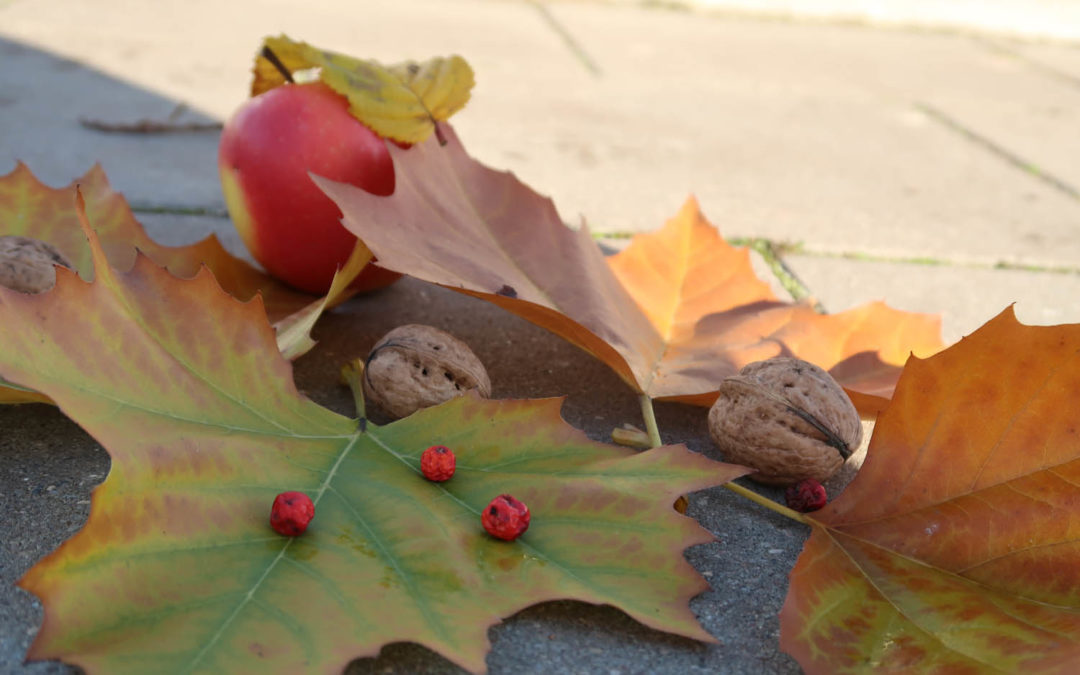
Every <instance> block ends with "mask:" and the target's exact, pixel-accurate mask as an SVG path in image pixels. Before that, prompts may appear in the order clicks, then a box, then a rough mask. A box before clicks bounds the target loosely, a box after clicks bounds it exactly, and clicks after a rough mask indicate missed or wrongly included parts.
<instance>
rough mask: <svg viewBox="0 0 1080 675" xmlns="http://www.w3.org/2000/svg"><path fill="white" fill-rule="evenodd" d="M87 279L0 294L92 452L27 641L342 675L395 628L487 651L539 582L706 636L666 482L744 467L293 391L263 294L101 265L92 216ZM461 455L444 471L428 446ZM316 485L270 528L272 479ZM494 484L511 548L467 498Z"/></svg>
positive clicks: (47, 652) (549, 590)
mask: <svg viewBox="0 0 1080 675" xmlns="http://www.w3.org/2000/svg"><path fill="white" fill-rule="evenodd" d="M84 227H85V234H86V236H87V238H88V239H89V244H90V248H91V253H92V257H93V261H92V262H93V265H94V268H95V270H96V275H95V280H94V281H93V283H87V282H84V281H82V280H81V279H79V278H78V277H76V276H75V275H74V274H72V273H71V272H69V271H67V270H59V271H58V279H57V285H56V287H55V288H54V289H53V290H52V291H50V292H49V293H46V294H41V295H24V294H20V293H17V292H14V291H11V290H8V289H2V288H0V344H3V345H4V349H3V350H0V376H2V377H4V378H6V379H8V380H9V381H11V382H14V383H17V384H18V385H20V386H26V387H30V388H32V389H34V390H36V391H40V392H43V393H44V394H47V395H48V396H50V397H51V398H52V399H53V400H54V401H56V403H57V405H59V406H60V408H61V409H62V410H63V411H64V413H65V414H67V415H68V416H69V417H71V418H72V419H73V420H75V421H76V422H77V423H79V424H80V425H81V426H82V427H83V428H85V429H86V430H87V431H88V432H89V433H90V434H91V435H93V436H94V438H96V439H97V440H98V441H99V442H100V443H101V444H102V445H103V446H104V447H105V448H106V449H107V450H108V452H109V454H110V456H111V458H112V469H111V471H110V473H109V475H108V478H107V479H106V481H105V482H104V483H103V484H102V485H101V486H100V487H99V488H97V489H96V490H95V492H94V494H93V498H92V504H91V508H90V516H89V520H88V521H87V523H86V525H85V527H84V528H83V529H82V530H81V531H80V532H79V533H77V534H76V535H75V536H73V537H72V538H71V539H70V540H68V541H67V542H65V543H64V544H63V545H62V546H61V547H60V548H59V549H57V550H56V551H55V552H53V553H52V554H50V555H49V556H47V557H46V558H45V559H43V560H42V561H41V562H39V563H38V564H37V565H35V566H34V567H33V568H32V569H31V570H30V571H29V572H28V573H27V574H26V575H25V577H24V578H23V579H22V580H21V581H20V585H21V586H22V587H23V588H25V589H27V590H29V591H31V592H33V593H35V594H36V595H38V597H40V598H41V600H42V602H43V604H44V607H45V621H44V624H43V626H42V629H41V631H40V632H39V633H38V635H37V637H36V639H35V641H34V643H33V645H32V647H31V649H30V652H29V658H31V659H41V658H57V659H62V660H65V661H67V662H70V663H75V664H78V665H80V666H82V667H83V668H85V669H86V670H87V671H89V672H108V673H123V672H135V673H147V672H154V673H167V672H184V673H190V672H212V673H221V672H282V673H285V672H288V673H293V672H308V673H310V672H339V671H340V670H341V668H342V667H343V666H344V665H345V664H347V663H348V662H349V660H351V659H353V658H357V657H361V656H371V655H374V654H376V653H378V651H379V650H380V649H381V648H382V646H383V645H385V644H387V643H390V642H395V641H413V642H418V643H421V644H424V645H426V646H428V647H430V648H431V649H433V650H435V651H437V652H439V653H441V654H443V655H445V656H446V657H447V658H449V659H451V660H453V661H455V662H456V663H459V664H461V665H462V666H464V667H466V668H469V669H472V670H476V671H480V670H483V669H484V655H485V653H486V651H487V649H488V647H489V645H488V640H487V635H486V633H487V629H488V628H489V627H490V626H491V625H492V624H494V623H496V622H498V621H499V620H500V619H501V618H502V617H506V616H508V615H510V614H513V613H514V612H516V611H518V610H520V609H522V608H524V607H527V606H529V605H532V604H535V603H537V602H541V601H545V600H552V599H557V598H572V599H578V600H583V601H586V602H591V603H605V604H611V605H614V606H616V607H619V608H621V609H622V610H624V611H625V612H627V613H628V614H629V615H630V616H632V617H634V618H635V619H637V620H638V621H641V622H642V623H644V624H646V625H648V626H651V627H653V628H656V629H659V630H665V631H671V632H675V633H679V634H683V635H687V636H689V637H692V638H697V639H701V640H709V639H711V638H710V636H709V635H708V634H707V633H706V632H705V631H703V630H702V629H701V627H700V626H699V625H698V624H697V622H696V620H695V619H694V616H693V613H692V612H691V611H690V609H689V607H688V601H689V600H690V598H691V597H693V596H694V595H696V594H698V593H700V592H702V591H703V590H704V589H706V588H707V584H706V583H705V582H704V580H703V579H702V578H701V577H700V576H699V575H698V574H697V573H696V572H695V571H694V570H693V568H692V567H690V565H689V564H688V563H687V562H686V560H685V558H684V557H683V550H684V549H685V548H686V547H688V546H690V545H693V544H697V543H701V542H704V541H707V540H709V539H710V538H711V537H710V536H709V534H708V533H707V532H706V531H704V530H703V529H702V528H701V527H700V526H698V525H697V524H696V523H695V522H694V521H693V520H691V519H689V518H686V517H684V516H681V515H679V514H678V513H676V512H675V511H674V510H673V509H672V508H671V504H672V502H673V500H674V499H675V498H676V497H677V496H679V495H680V494H683V493H685V492H688V491H692V490H696V489H699V488H703V487H706V486H711V485H716V484H719V483H723V482H725V481H727V480H730V479H732V478H734V477H736V476H738V475H741V474H742V473H744V472H745V471H746V469H744V468H743V467H735V466H731V465H724V464H720V463H717V462H713V461H711V460H708V459H706V458H704V457H702V456H700V455H697V454H694V453H691V452H689V451H688V450H686V449H685V448H684V447H682V446H666V447H662V448H657V449H654V450H650V451H648V452H644V453H640V454H639V453H634V452H632V451H629V450H626V449H624V448H618V447H614V446H608V445H603V444H600V443H596V442H593V441H590V440H588V439H587V438H586V437H585V436H584V434H583V433H582V432H580V431H578V430H575V429H573V428H571V427H570V426H568V425H567V424H565V423H564V422H563V421H562V420H561V418H560V416H559V407H560V401H559V400H554V399H549V400H541V401H485V400H481V399H478V398H473V397H462V398H457V399H454V400H453V401H451V402H449V403H447V404H444V405H442V406H439V407H436V408H430V409H427V410H424V411H421V412H419V413H417V414H415V415H413V416H410V417H408V418H406V419H403V420H400V421H398V422H395V423H393V424H391V425H387V426H381V427H380V426H375V425H373V424H368V423H365V422H364V421H363V419H362V418H361V419H359V420H358V419H349V418H347V417H343V416H341V415H338V414H336V413H333V412H331V411H329V410H327V409H325V408H322V407H320V406H319V405H317V404H315V403H313V402H312V401H310V400H308V399H306V398H304V397H303V396H302V395H300V394H299V393H298V392H297V390H296V388H295V385H294V383H293V381H292V373H291V366H290V364H289V363H288V361H286V360H285V359H284V358H283V357H282V356H281V354H280V353H279V351H278V349H277V345H276V343H275V335H274V333H273V331H272V329H271V327H270V324H269V323H268V322H267V321H266V318H265V314H264V312H263V310H262V308H261V307H260V306H259V302H260V301H259V300H258V299H256V300H254V301H252V302H249V303H246V304H245V303H240V302H238V301H236V300H235V299H234V298H232V297H231V296H229V295H228V294H226V293H224V292H222V291H221V290H220V288H219V287H218V286H217V284H216V283H215V282H214V281H213V278H212V277H211V275H210V274H209V272H206V271H203V272H201V273H199V274H198V275H196V276H195V277H194V278H192V279H178V278H176V277H173V276H171V275H169V274H168V273H167V272H166V271H164V270H162V269H161V268H160V267H158V266H156V265H155V264H153V263H152V262H151V261H150V260H149V259H148V258H147V257H145V256H143V255H141V254H139V255H138V256H137V258H136V260H135V261H134V265H133V266H132V267H131V269H130V270H128V271H117V270H115V269H113V268H112V267H110V266H109V264H108V261H107V259H106V257H105V254H104V253H103V251H102V249H101V248H100V246H99V245H98V243H97V238H96V236H95V235H94V233H93V231H92V230H91V229H90V227H89V225H88V224H85V223H84ZM436 443H438V444H445V445H448V446H450V447H451V448H453V449H454V450H455V452H456V453H457V457H458V469H457V473H456V474H455V475H454V477H453V479H452V480H450V481H448V482H446V483H441V484H436V483H431V482H428V481H426V480H424V479H423V478H422V477H421V473H420V471H419V456H420V454H421V453H422V451H423V450H424V449H425V448H426V447H428V446H429V445H432V444H436ZM289 490H300V491H304V492H306V493H307V494H309V495H310V496H311V497H312V499H313V500H314V501H315V502H316V516H315V520H314V521H313V522H312V524H311V526H310V527H309V528H308V531H307V533H306V534H304V535H303V536H302V537H300V538H296V539H290V538H284V537H280V536H278V535H276V534H275V533H274V532H273V531H272V530H271V529H270V527H269V524H268V514H269V508H270V504H271V502H272V501H273V498H274V496H275V494H277V493H279V492H282V491H289ZM501 493H511V494H513V495H515V496H517V497H518V498H520V499H522V500H524V501H525V502H526V503H527V504H529V506H530V508H531V510H532V526H531V527H530V529H529V531H528V532H527V533H526V534H525V535H524V536H523V537H521V538H520V539H518V540H517V541H515V542H513V543H508V542H501V541H497V540H495V539H493V538H491V537H489V536H488V535H486V534H485V533H484V532H483V530H482V528H481V526H480V518H479V513H480V511H481V510H482V509H483V508H484V507H485V505H486V504H487V503H488V501H489V500H490V499H492V498H493V497H495V496H496V495H498V494H501Z"/></svg>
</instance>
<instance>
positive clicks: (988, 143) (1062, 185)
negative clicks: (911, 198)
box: [913, 101, 1080, 202]
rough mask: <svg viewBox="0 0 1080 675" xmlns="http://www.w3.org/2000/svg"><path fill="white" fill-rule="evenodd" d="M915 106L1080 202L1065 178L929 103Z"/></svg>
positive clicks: (983, 147) (1078, 191)
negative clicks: (1046, 169)
mask: <svg viewBox="0 0 1080 675" xmlns="http://www.w3.org/2000/svg"><path fill="white" fill-rule="evenodd" d="M913 106H914V107H915V109H916V110H918V111H919V112H921V113H923V114H925V115H927V116H928V117H930V118H931V119H933V120H934V121H936V122H938V123H939V124H941V125H943V126H944V127H946V128H947V129H949V130H950V131H953V132H955V133H957V134H959V135H960V136H963V137H964V138H966V139H967V140H969V141H971V142H972V143H974V144H975V145H977V146H979V147H981V148H982V149H983V150H986V151H987V152H989V153H990V154H992V155H995V156H997V157H998V159H1003V160H1005V161H1006V162H1007V163H1009V164H1011V165H1012V166H1013V167H1015V168H1017V169H1019V170H1021V171H1023V172H1024V173H1026V174H1028V175H1029V176H1032V177H1033V178H1037V179H1038V180H1041V181H1042V182H1043V183H1046V184H1047V185H1049V186H1050V187H1052V188H1054V189H1055V190H1057V191H1059V192H1061V193H1063V194H1065V195H1068V196H1069V197H1072V198H1073V199H1074V200H1076V201H1078V202H1080V190H1077V189H1076V188H1075V187H1073V186H1072V185H1070V184H1069V183H1066V182H1065V181H1064V180H1062V179H1060V178H1058V177H1057V176H1055V175H1053V174H1051V173H1049V172H1048V171H1044V170H1043V169H1040V168H1039V167H1038V166H1036V165H1035V164H1034V163H1032V162H1029V161H1028V160H1026V159H1024V158H1023V157H1021V156H1020V155H1017V154H1016V153H1014V152H1012V151H1011V150H1009V149H1008V148H1006V147H1004V146H1002V145H1000V144H998V143H996V142H995V141H993V140H991V139H990V138H987V137H986V136H983V135H982V134H980V133H978V132H976V131H974V130H972V129H970V128H968V127H967V126H965V125H964V124H963V123H962V122H960V121H959V120H957V119H955V118H953V117H951V116H949V115H947V114H946V113H944V112H942V111H941V110H938V109H937V108H935V107H933V106H932V105H929V104H928V103H923V102H922V101H916V102H915V103H913Z"/></svg>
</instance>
